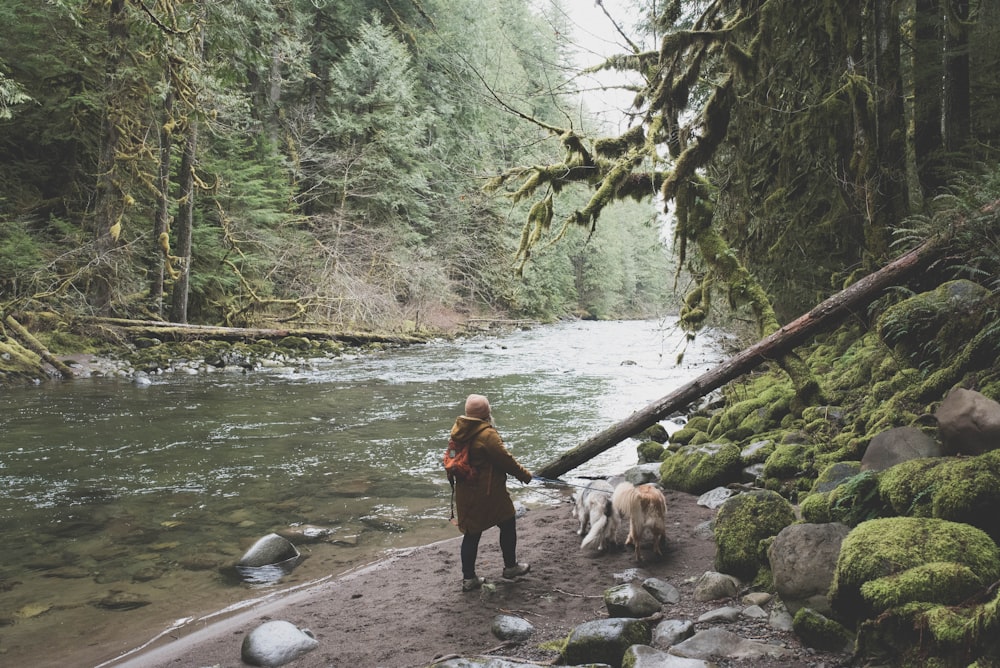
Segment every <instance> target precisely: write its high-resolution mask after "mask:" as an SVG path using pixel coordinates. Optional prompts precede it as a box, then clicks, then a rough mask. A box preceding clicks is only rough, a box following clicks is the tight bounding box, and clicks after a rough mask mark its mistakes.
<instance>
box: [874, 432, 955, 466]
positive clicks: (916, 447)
mask: <svg viewBox="0 0 1000 668" xmlns="http://www.w3.org/2000/svg"><path fill="white" fill-rule="evenodd" d="M941 455H942V450H941V446H940V445H938V443H937V441H935V440H934V439H933V438H931V437H930V436H928V435H927V434H925V433H924V432H922V431H920V430H919V429H917V428H916V427H896V428H895V429H888V430H886V431H883V432H881V433H879V434H876V435H875V436H874V437H873V438H872V440H871V442H870V443H869V444H868V447H867V448H866V449H865V454H864V456H863V457H862V458H861V470H862V471H884V470H886V469H888V468H892V467H893V466H895V465H896V464H900V463H902V462H906V461H909V460H911V459H923V458H924V457H940V456H941Z"/></svg>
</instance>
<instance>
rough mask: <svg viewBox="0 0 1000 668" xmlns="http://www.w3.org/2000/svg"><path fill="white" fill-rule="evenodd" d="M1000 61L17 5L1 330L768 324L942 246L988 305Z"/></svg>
mask: <svg viewBox="0 0 1000 668" xmlns="http://www.w3.org/2000/svg"><path fill="white" fill-rule="evenodd" d="M578 3H581V4H587V5H591V4H593V5H594V8H596V9H598V10H600V12H601V15H602V17H603V19H604V20H605V24H604V26H605V28H606V30H605V33H604V35H605V37H604V39H605V40H606V38H607V35H609V34H610V35H611V36H612V37H613V39H614V40H615V50H614V52H612V53H610V55H607V56H606V57H603V58H602V59H601V60H600V61H598V62H597V64H596V65H592V66H590V67H589V71H587V72H585V71H584V68H583V67H582V66H581V65H580V64H579V59H578V58H577V57H576V54H578V53H579V52H581V51H583V52H587V51H588V50H589V51H591V52H594V51H596V44H595V43H591V40H596V39H597V38H596V37H594V36H593V35H592V34H591V33H587V32H586V31H581V30H580V29H579V26H578V24H577V22H576V15H577V14H578V13H579V11H580V5H578ZM591 9H593V8H591ZM998 37H1000V6H998V5H997V3H994V2H988V1H987V0H854V1H846V0H816V1H814V2H798V1H793V0H621V2H618V3H610V2H601V1H600V0H598V2H596V3H591V2H590V0H587V1H586V3H584V1H583V0H544V1H542V0H533V1H532V0H489V1H488V2H487V1H484V0H211V1H208V0H106V1H103V2H93V1H92V0H45V1H41V2H31V3H25V2H18V1H14V0H0V155H2V157H3V159H2V160H0V311H2V314H3V315H4V316H5V317H8V316H17V318H18V319H25V318H29V319H30V316H29V315H27V314H37V313H43V312H44V313H55V314H57V315H58V316H59V317H60V318H62V319H64V320H71V319H72V318H74V317H77V316H80V315H88V316H105V317H115V318H132V319H143V320H161V319H162V320H165V321H170V322H174V323H200V324H208V325H224V326H233V327H252V326H260V325H265V324H273V323H292V324H296V325H302V326H323V327H334V328H361V329H364V328H373V329H384V330H392V329H398V328H401V327H404V326H408V327H411V328H412V327H422V326H424V325H429V326H433V324H434V321H435V318H438V317H440V314H442V313H447V312H457V313H463V314H476V313H490V314H504V315H507V316H511V317H525V318H532V319H537V320H543V321H544V320H552V319H555V318H559V317H564V316H584V317H594V318H614V317H648V316H651V315H657V314H661V313H664V312H665V311H668V310H673V311H677V310H680V312H681V319H682V323H683V325H684V327H685V328H687V329H689V330H690V331H692V332H694V331H696V330H697V329H698V328H699V327H701V326H702V325H703V324H704V323H705V322H706V321H710V320H711V318H712V317H713V314H719V313H725V314H728V315H729V317H731V316H732V315H734V314H735V315H736V316H737V317H741V316H745V317H746V319H747V320H748V321H753V322H754V323H756V325H757V326H758V328H759V330H760V331H761V332H763V333H767V332H769V331H773V330H774V329H776V328H777V327H778V326H780V324H781V323H783V322H786V321H787V320H788V319H790V318H792V317H794V316H795V315H797V314H799V313H801V312H803V311H804V310H807V309H808V308H810V307H811V306H813V305H814V304H816V303H819V302H820V301H821V300H822V299H823V298H825V297H827V296H829V295H831V294H833V293H835V292H837V291H838V290H840V289H842V288H843V287H844V286H846V285H849V284H850V283H851V282H853V281H854V280H856V279H857V278H858V277H860V276H863V275H865V274H867V273H870V272H872V271H874V270H876V269H877V268H879V267H880V266H883V265H884V264H885V263H887V262H888V261H889V260H891V259H892V258H893V257H894V256H896V255H898V254H899V253H900V252H901V251H903V250H905V249H907V248H910V247H913V246H914V245H916V244H918V243H920V242H922V241H925V240H926V239H928V238H930V237H933V236H935V235H949V238H948V239H949V240H948V244H949V245H948V248H949V252H948V253H947V254H946V259H944V260H942V261H940V262H938V263H936V264H935V265H934V267H933V269H932V271H931V273H936V275H937V276H938V277H939V278H940V277H943V276H945V275H949V276H950V275H959V274H961V275H963V276H966V277H970V278H972V279H973V280H978V281H981V282H984V283H985V284H987V285H988V287H990V289H993V290H995V289H996V288H997V285H996V283H995V281H996V276H997V275H998V274H1000V272H998V263H1000V247H998V245H997V236H996V232H995V229H992V228H993V225H992V222H991V221H995V217H992V218H991V217H990V215H989V212H990V211H991V209H990V204H991V203H992V202H993V201H994V200H995V199H997V198H998V197H1000V168H998V163H997V148H998V142H1000V114H998V113H997V111H998V109H1000V80H998V79H997V77H996V72H997V71H998V68H1000V39H998ZM593 72H606V73H616V74H618V75H620V77H619V79H617V80H616V81H619V82H620V83H614V84H607V85H608V86H614V87H618V91H617V93H618V94H619V96H620V98H621V99H623V100H625V101H624V102H623V103H622V104H621V108H620V110H619V111H620V114H619V120H618V121H617V122H613V123H609V122H607V121H606V120H603V121H602V120H601V119H599V118H596V117H595V116H594V115H593V114H592V113H590V112H591V111H592V109H591V108H589V107H588V104H590V103H589V101H588V100H589V98H588V95H587V93H588V86H592V85H593V84H592V83H590V82H591V81H592V80H591V79H589V78H586V77H585V75H586V74H591V73H593ZM984 216H985V217H986V221H985V222H983V221H984Z"/></svg>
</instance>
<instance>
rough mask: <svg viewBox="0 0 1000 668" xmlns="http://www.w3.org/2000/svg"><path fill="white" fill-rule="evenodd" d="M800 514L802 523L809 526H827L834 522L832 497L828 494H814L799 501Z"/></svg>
mask: <svg viewBox="0 0 1000 668" xmlns="http://www.w3.org/2000/svg"><path fill="white" fill-rule="evenodd" d="M799 513H800V514H801V515H802V521H803V522H808V523H809V524H826V523H828V522H832V521H833V518H832V517H830V495H829V493H826V492H813V493H812V494H810V495H809V496H807V497H806V498H804V499H802V500H801V501H799Z"/></svg>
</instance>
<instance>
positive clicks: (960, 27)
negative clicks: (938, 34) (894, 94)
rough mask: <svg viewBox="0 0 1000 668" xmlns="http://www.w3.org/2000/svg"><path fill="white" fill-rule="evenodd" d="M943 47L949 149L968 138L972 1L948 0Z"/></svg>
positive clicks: (946, 144) (943, 122)
mask: <svg viewBox="0 0 1000 668" xmlns="http://www.w3.org/2000/svg"><path fill="white" fill-rule="evenodd" d="M944 9H945V11H944V44H943V49H942V57H943V58H944V62H943V64H942V77H941V86H942V91H943V93H942V99H941V102H942V104H941V137H942V139H943V143H944V149H945V150H946V151H958V150H960V149H961V148H962V147H963V146H964V145H965V143H966V142H967V141H968V140H969V133H970V118H971V112H970V98H969V95H970V91H969V81H970V78H969V29H968V24H969V0H945V2H944Z"/></svg>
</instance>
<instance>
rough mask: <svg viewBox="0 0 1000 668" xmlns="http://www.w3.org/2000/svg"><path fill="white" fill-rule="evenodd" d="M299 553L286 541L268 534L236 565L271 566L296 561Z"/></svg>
mask: <svg viewBox="0 0 1000 668" xmlns="http://www.w3.org/2000/svg"><path fill="white" fill-rule="evenodd" d="M298 556H299V551H298V550H297V549H296V548H295V546H294V545H292V544H291V543H290V542H289V541H288V540H287V539H285V538H282V537H281V536H279V535H278V534H276V533H270V534H268V535H266V536H264V537H263V538H261V539H260V540H258V541H257V542H256V543H254V544H253V546H251V547H250V549H249V550H247V551H246V553H245V554H244V555H243V556H242V557H240V560H239V561H238V562H237V563H236V565H237V566H241V567H257V566H271V565H275V564H280V563H282V562H286V561H288V560H290V559H296V558H298Z"/></svg>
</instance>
